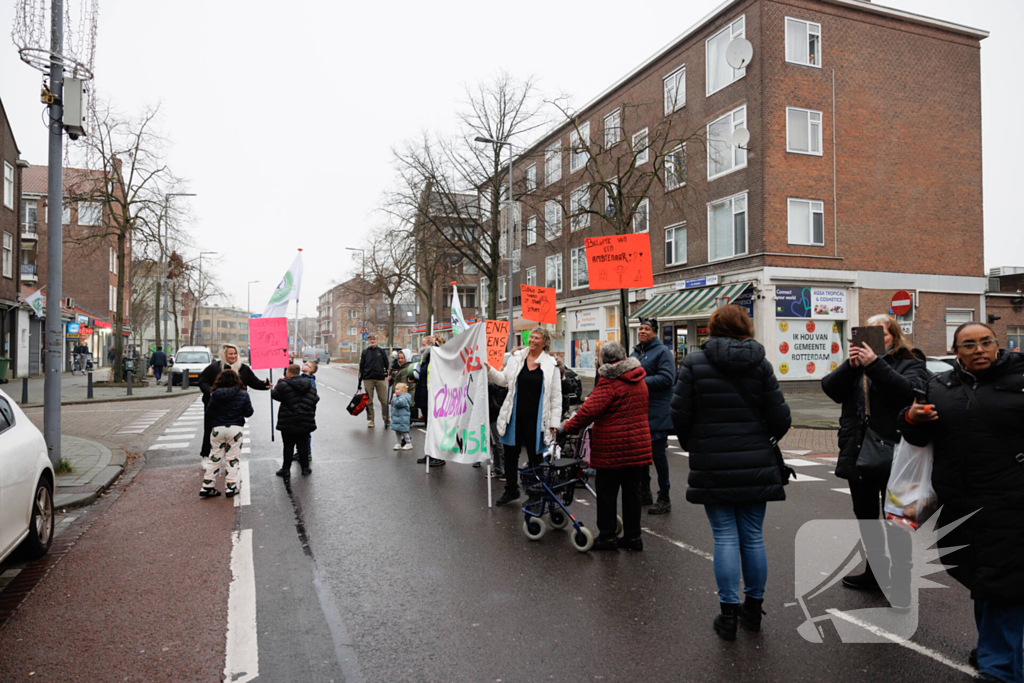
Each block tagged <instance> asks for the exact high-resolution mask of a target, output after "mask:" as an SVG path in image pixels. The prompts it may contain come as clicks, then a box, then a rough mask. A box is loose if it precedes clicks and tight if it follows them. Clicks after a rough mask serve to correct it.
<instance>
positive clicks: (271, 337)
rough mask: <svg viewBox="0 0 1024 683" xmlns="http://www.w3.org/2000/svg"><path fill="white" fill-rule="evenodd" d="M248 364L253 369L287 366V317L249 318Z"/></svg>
mask: <svg viewBox="0 0 1024 683" xmlns="http://www.w3.org/2000/svg"><path fill="white" fill-rule="evenodd" d="M249 365H250V367H252V369H253V370H267V369H268V368H286V367H288V318H250V319H249Z"/></svg>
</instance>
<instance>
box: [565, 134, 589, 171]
mask: <svg viewBox="0 0 1024 683" xmlns="http://www.w3.org/2000/svg"><path fill="white" fill-rule="evenodd" d="M578 129H579V133H577V132H576V130H573V131H572V132H570V133H569V173H575V172H576V171H578V170H580V169H581V168H585V167H586V165H587V159H588V158H589V157H590V149H589V148H590V121H587V122H586V123H583V124H581V125H579V126H578Z"/></svg>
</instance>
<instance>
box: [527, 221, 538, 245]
mask: <svg viewBox="0 0 1024 683" xmlns="http://www.w3.org/2000/svg"><path fill="white" fill-rule="evenodd" d="M531 244H537V217H536V216H530V217H529V218H527V219H526V246H530V245H531Z"/></svg>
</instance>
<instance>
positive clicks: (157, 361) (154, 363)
mask: <svg viewBox="0 0 1024 683" xmlns="http://www.w3.org/2000/svg"><path fill="white" fill-rule="evenodd" d="M149 365H150V367H152V368H153V377H155V378H156V383H157V384H158V385H159V384H160V378H161V377H162V376H163V374H164V368H166V367H167V354H166V353H164V350H163V349H157V350H156V351H154V352H153V355H152V356H150V357H149Z"/></svg>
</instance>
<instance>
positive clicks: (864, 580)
mask: <svg viewBox="0 0 1024 683" xmlns="http://www.w3.org/2000/svg"><path fill="white" fill-rule="evenodd" d="M843 585H844V586H846V587H847V588H855V589H857V590H875V591H877V590H881V588H880V587H879V585H878V579H877V578H876V577H875V573H874V572H873V571H872V570H871V565H864V572H863V573H862V574H850V575H848V576H844V577H843Z"/></svg>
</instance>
